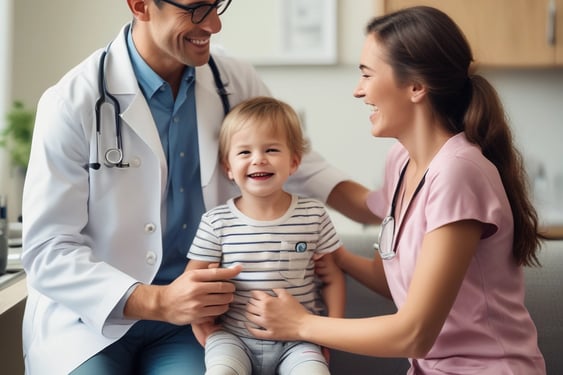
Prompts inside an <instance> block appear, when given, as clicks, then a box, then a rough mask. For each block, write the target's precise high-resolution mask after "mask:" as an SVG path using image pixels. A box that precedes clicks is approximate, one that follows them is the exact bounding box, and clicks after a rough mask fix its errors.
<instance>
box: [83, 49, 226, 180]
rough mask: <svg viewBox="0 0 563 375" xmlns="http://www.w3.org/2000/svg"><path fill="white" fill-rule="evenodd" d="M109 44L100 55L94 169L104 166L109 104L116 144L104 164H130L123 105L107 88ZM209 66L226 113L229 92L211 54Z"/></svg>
mask: <svg viewBox="0 0 563 375" xmlns="http://www.w3.org/2000/svg"><path fill="white" fill-rule="evenodd" d="M109 47H110V46H108V47H107V48H106V49H105V50H104V51H103V52H102V55H101V56H100V62H99V67H98V90H99V93H100V96H99V97H98V100H96V104H95V105H94V112H95V116H96V151H95V155H96V158H95V161H94V162H90V163H88V167H89V168H91V169H94V170H98V169H100V167H101V166H102V165H101V163H100V154H99V153H100V151H99V149H100V143H101V141H100V139H101V137H102V120H101V119H102V107H103V106H104V105H109V106H111V107H113V117H114V123H115V145H114V146H113V147H109V148H108V149H107V150H106V151H105V152H104V164H105V165H106V166H107V167H110V168H111V167H117V168H128V167H130V164H129V163H127V162H124V161H123V137H122V135H121V116H120V114H121V106H120V105H119V101H118V100H117V98H116V97H115V96H113V95H112V94H110V93H109V92H108V90H107V86H106V82H105V67H106V57H107V55H108V52H109ZM208 64H209V67H210V68H211V72H212V73H213V79H214V81H215V86H216V87H217V92H218V94H219V96H220V97H221V103H222V105H223V111H224V112H225V115H226V114H227V113H228V112H229V110H230V104H229V98H228V92H227V90H226V89H225V86H226V85H225V84H224V83H223V81H222V79H221V74H220V73H219V69H218V68H217V64H216V63H215V61H214V60H213V58H212V57H211V56H209V62H208Z"/></svg>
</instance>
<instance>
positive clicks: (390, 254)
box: [373, 159, 428, 260]
mask: <svg viewBox="0 0 563 375" xmlns="http://www.w3.org/2000/svg"><path fill="white" fill-rule="evenodd" d="M409 161H410V159H409V160H407V163H406V164H405V166H404V167H403V169H402V170H401V173H400V175H399V180H398V181H397V186H396V187H395V192H394V193H393V199H392V200H391V210H390V212H389V215H387V216H385V217H384V218H383V221H382V222H381V226H380V229H379V235H378V236H377V241H376V242H375V243H374V244H373V248H374V249H375V250H376V251H377V252H379V256H380V257H381V259H383V260H389V259H393V258H394V257H395V255H397V253H396V251H395V207H396V205H397V198H398V196H399V189H400V187H401V183H402V182H403V178H404V177H405V172H406V170H407V166H408V165H409ZM427 173H428V169H427V170H426V171H425V172H424V175H423V176H422V178H421V179H420V182H419V183H418V186H417V187H416V189H415V191H414V193H413V195H412V197H411V200H410V202H412V201H413V200H414V198H415V197H416V195H417V194H418V192H419V191H420V189H422V186H423V185H424V182H425V181H426V174H427ZM410 202H409V206H410ZM408 208H409V207H407V210H408ZM405 215H406V211H405ZM387 228H390V235H391V238H390V245H389V246H388V248H386V249H382V246H381V240H382V239H385V237H384V235H386V234H387V233H388V232H385V230H386V229H387Z"/></svg>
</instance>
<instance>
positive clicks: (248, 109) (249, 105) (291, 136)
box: [219, 96, 309, 164]
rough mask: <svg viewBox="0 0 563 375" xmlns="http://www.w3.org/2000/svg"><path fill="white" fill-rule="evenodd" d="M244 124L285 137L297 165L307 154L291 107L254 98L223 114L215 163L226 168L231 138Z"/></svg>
mask: <svg viewBox="0 0 563 375" xmlns="http://www.w3.org/2000/svg"><path fill="white" fill-rule="evenodd" d="M248 124H252V125H254V126H269V127H271V128H272V130H273V132H274V134H276V135H278V134H279V135H282V134H284V135H285V139H286V142H287V146H288V147H289V150H290V151H291V153H292V155H294V156H297V158H299V160H300V161H301V159H302V157H303V154H305V153H306V152H307V151H308V150H309V142H308V140H307V139H306V138H305V136H304V135H303V130H302V128H301V122H300V121H299V116H298V115H297V113H296V112H295V110H294V109H293V108H291V106H290V105H289V104H287V103H285V102H283V101H281V100H278V99H274V98H271V97H267V96H258V97H255V98H252V99H248V100H245V101H243V102H241V103H239V104H238V105H236V106H235V107H233V109H232V110H231V111H230V112H229V113H228V114H227V116H226V117H225V119H224V120H223V125H222V126H221V131H220V133H219V160H220V161H221V163H223V164H226V162H227V157H228V153H229V149H230V147H231V138H232V136H233V134H234V133H236V132H237V131H239V130H241V129H242V128H244V127H245V126H247V125H248Z"/></svg>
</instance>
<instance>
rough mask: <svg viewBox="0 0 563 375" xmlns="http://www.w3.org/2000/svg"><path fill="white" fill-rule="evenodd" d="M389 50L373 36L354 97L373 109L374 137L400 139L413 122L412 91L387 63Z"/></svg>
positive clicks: (367, 43) (366, 44)
mask: <svg viewBox="0 0 563 375" xmlns="http://www.w3.org/2000/svg"><path fill="white" fill-rule="evenodd" d="M384 56H385V49H384V46H383V45H381V44H380V43H379V42H378V41H377V39H376V38H375V37H374V35H373V34H371V35H368V36H367V37H366V40H365V42H364V47H363V49H362V54H361V58H360V66H359V67H360V71H361V78H360V81H359V83H358V86H357V87H356V90H355V91H354V96H355V97H357V98H363V100H364V103H365V104H367V105H368V106H370V108H371V110H372V111H371V114H370V116H369V119H370V122H371V124H372V126H371V134H372V135H373V136H374V137H391V138H399V137H400V135H401V134H402V132H403V130H404V129H405V126H408V125H409V124H410V123H412V116H413V111H412V110H413V103H412V101H411V96H412V91H411V86H410V85H408V84H404V85H399V84H398V83H397V81H396V79H395V75H394V73H393V68H392V67H391V66H390V65H389V64H388V63H387V62H386V61H385V59H384Z"/></svg>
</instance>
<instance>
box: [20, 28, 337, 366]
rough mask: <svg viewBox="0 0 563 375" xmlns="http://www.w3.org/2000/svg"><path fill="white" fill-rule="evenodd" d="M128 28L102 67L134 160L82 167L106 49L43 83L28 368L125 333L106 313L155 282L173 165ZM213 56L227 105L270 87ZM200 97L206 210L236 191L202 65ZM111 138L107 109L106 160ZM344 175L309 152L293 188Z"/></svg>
mask: <svg viewBox="0 0 563 375" xmlns="http://www.w3.org/2000/svg"><path fill="white" fill-rule="evenodd" d="M126 30H127V26H125V27H124V29H122V30H121V32H120V33H119V35H118V36H117V38H116V39H115V40H114V41H113V43H112V44H111V47H110V49H109V54H108V57H107V65H106V72H105V76H106V83H107V90H108V91H109V92H110V93H112V94H113V95H115V96H116V97H117V98H118V100H119V102H120V106H121V114H120V116H121V118H122V135H123V151H124V160H125V161H126V162H129V163H130V165H131V167H129V168H125V169H119V168H115V167H114V168H108V167H106V166H104V165H102V167H101V168H100V169H99V170H93V169H90V168H88V167H87V164H88V163H90V162H94V161H95V157H96V156H95V149H96V142H95V139H96V132H95V117H94V103H95V101H96V100H97V98H98V96H99V91H98V67H99V59H100V55H101V53H102V50H98V51H96V52H95V53H94V54H92V55H91V56H90V57H88V58H87V59H86V60H85V61H83V62H82V63H81V64H79V65H78V66H77V67H75V68H74V69H73V70H71V71H70V72H68V73H67V74H66V75H65V76H64V77H63V78H62V79H61V80H60V82H58V83H57V84H56V85H55V86H53V87H51V88H49V89H48V90H47V91H46V92H45V94H44V95H43V96H42V98H41V100H40V102H39V104H38V109H37V120H36V125H35V130H34V138H33V145H32V152H31V159H30V163H29V167H28V172H27V177H26V182H25V188H24V201H23V244H24V249H23V257H22V261H23V265H24V268H25V271H26V273H27V281H28V292H29V295H28V299H27V305H26V309H25V316H24V322H23V343H24V357H25V365H26V373H28V374H66V373H68V372H70V371H71V370H72V369H74V368H76V367H77V366H78V365H79V364H80V363H82V362H83V361H85V360H86V359H88V358H89V357H91V356H92V355H93V354H95V353H97V352H98V351H100V350H101V349H102V348H104V347H106V346H107V345H109V344H111V343H112V342H114V341H115V340H117V339H118V338H119V337H121V336H122V335H123V334H124V333H125V332H126V331H127V330H128V329H129V328H130V326H131V324H133V323H134V322H132V321H127V320H115V319H110V318H109V315H110V312H111V311H112V310H113V309H114V307H115V306H116V305H117V303H118V301H120V299H121V298H122V297H123V295H124V294H125V293H126V291H127V290H128V289H129V288H130V287H131V286H132V285H133V284H134V283H136V282H142V283H151V281H152V280H153V278H154V276H155V274H156V272H157V270H158V268H159V265H160V261H161V258H162V233H163V225H165V223H164V218H165V217H166V212H165V207H166V181H167V173H168V170H167V164H166V159H165V155H164V152H163V150H162V146H161V142H160V139H159V136H158V132H157V128H156V125H155V124H154V122H153V118H152V116H151V112H150V110H149V107H148V105H147V102H146V101H145V99H144V97H143V95H142V93H141V91H140V89H139V86H138V83H137V80H136V78H135V76H134V73H133V69H132V66H131V63H130V60H129V57H128V52H127V47H126ZM215 59H216V61H217V65H218V66H219V69H220V70H221V74H222V76H223V81H224V82H225V83H227V86H226V88H227V90H228V92H229V101H230V104H231V106H234V105H235V104H237V103H238V102H240V101H241V100H243V99H245V98H248V97H252V96H256V95H267V94H268V90H267V89H266V87H265V86H264V85H263V83H262V82H261V81H260V79H259V78H258V76H257V75H256V73H255V71H254V69H253V68H252V67H251V66H250V65H248V64H242V63H240V62H236V61H233V60H232V59H230V58H228V57H225V56H216V57H215ZM196 102H197V119H198V136H199V139H198V141H199V150H200V161H201V181H202V187H203V193H204V200H205V205H206V208H207V209H209V208H212V207H214V206H216V205H217V204H219V203H222V202H225V201H226V199H227V198H229V197H231V196H233V195H235V194H237V190H236V188H235V186H234V185H233V184H232V183H231V182H229V181H228V180H227V179H226V178H225V176H224V174H223V172H222V170H221V168H220V166H219V163H218V160H217V148H218V144H217V135H218V132H219V127H220V124H221V121H222V119H223V108H222V105H221V101H220V97H219V95H218V94H217V90H216V87H215V84H214V83H213V78H212V74H211V71H210V69H209V67H208V66H207V65H206V66H202V67H198V68H197V71H196ZM114 143H115V121H114V120H113V115H112V113H111V112H110V111H107V110H104V112H103V116H102V140H101V141H100V158H99V161H100V162H101V163H102V164H103V154H104V152H105V150H106V149H108V148H109V147H111V145H112V144H114ZM343 179H344V176H343V175H342V174H341V173H340V172H339V171H337V170H335V169H334V168H332V167H330V166H328V165H327V164H326V162H325V161H324V160H323V159H322V158H320V157H319V156H318V155H316V154H314V153H311V154H309V155H307V156H306V157H305V159H304V161H303V164H302V166H301V168H300V170H299V172H297V173H296V175H295V176H293V177H292V182H291V183H288V185H289V186H288V189H289V190H291V191H293V192H297V193H300V194H305V195H310V196H314V197H317V198H319V199H321V200H326V198H327V196H328V194H329V192H330V190H331V189H332V188H333V187H334V186H335V185H336V184H337V183H338V182H340V181H342V180H343ZM186 250H187V249H186Z"/></svg>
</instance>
